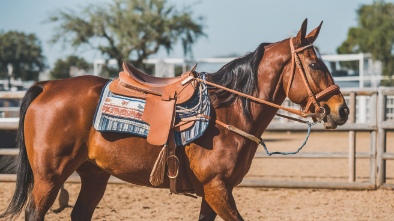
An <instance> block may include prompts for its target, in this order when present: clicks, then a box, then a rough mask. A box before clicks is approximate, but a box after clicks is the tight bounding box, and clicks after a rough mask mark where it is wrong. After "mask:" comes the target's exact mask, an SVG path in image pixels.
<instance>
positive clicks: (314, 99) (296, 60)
mask: <svg viewBox="0 0 394 221" xmlns="http://www.w3.org/2000/svg"><path fill="white" fill-rule="evenodd" d="M310 47H314V46H313V44H309V45H306V46H304V47H301V48H297V49H294V43H293V38H290V49H291V57H292V58H291V72H290V79H289V82H288V84H287V89H286V96H287V97H289V91H290V88H291V84H292V82H293V80H294V75H295V72H296V69H295V68H294V65H296V66H297V68H298V70H299V72H300V73H301V77H302V80H303V82H304V85H305V88H306V90H307V92H308V102H307V104H306V105H305V108H304V109H303V110H302V112H303V115H308V113H311V107H312V104H313V105H314V107H315V113H314V114H312V115H314V116H312V117H313V118H315V119H316V121H319V122H320V121H321V120H322V119H323V118H324V117H325V116H326V114H327V113H326V109H325V108H324V107H323V106H320V105H319V103H318V101H319V100H320V99H321V98H323V97H324V96H326V95H328V94H330V93H333V92H336V91H338V92H339V86H338V85H337V84H333V85H331V86H329V87H327V88H326V89H324V90H322V91H320V92H319V93H318V94H314V93H313V91H312V89H311V86H310V83H309V82H308V79H307V76H306V75H307V74H308V75H309V76H310V77H311V78H312V76H311V74H310V73H309V71H308V68H303V66H302V62H301V60H300V57H299V55H298V53H300V52H302V51H304V50H305V49H307V48H310ZM304 63H305V62H304ZM300 116H301V115H300Z"/></svg>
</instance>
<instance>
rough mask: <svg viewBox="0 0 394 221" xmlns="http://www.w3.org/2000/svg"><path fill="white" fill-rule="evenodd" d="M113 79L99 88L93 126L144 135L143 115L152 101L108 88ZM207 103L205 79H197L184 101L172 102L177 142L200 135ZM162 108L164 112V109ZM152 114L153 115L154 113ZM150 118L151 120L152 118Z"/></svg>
mask: <svg viewBox="0 0 394 221" xmlns="http://www.w3.org/2000/svg"><path fill="white" fill-rule="evenodd" d="M204 77H205V76H204V75H202V76H201V78H204ZM116 81H119V80H118V79H114V80H111V81H109V82H108V83H107V84H106V85H105V87H104V88H103V90H102V93H101V97H100V101H99V104H98V106H97V109H96V113H95V116H94V120H93V121H94V122H93V125H94V128H95V129H96V130H97V131H100V132H117V133H128V134H132V135H136V136H141V137H145V138H147V137H148V135H149V131H150V128H151V125H149V123H148V122H146V121H145V119H144V117H143V116H144V112H145V111H152V110H150V109H152V105H151V104H148V105H147V100H146V99H144V98H141V96H135V97H129V96H124V95H120V94H115V93H113V92H111V90H110V87H111V84H112V83H117V82H116ZM112 87H113V85H112ZM159 107H160V106H159ZM210 107H211V104H210V100H209V97H208V92H207V87H206V85H205V84H204V83H198V86H197V88H196V90H195V91H194V93H193V95H192V96H191V97H190V98H189V99H188V100H187V101H185V102H183V103H180V104H177V103H175V119H174V123H173V128H171V130H173V133H174V143H175V145H176V146H185V145H186V144H188V143H190V142H192V141H193V140H195V139H197V138H199V137H200V136H202V135H203V133H204V132H205V130H206V129H207V127H208V125H209V114H210ZM153 108H154V107H153ZM156 108H157V107H156ZM161 108H163V107H161ZM164 108H165V107H164ZM145 109H147V110H145ZM161 111H163V112H165V110H161ZM151 118H154V115H153V116H152V117H151ZM150 121H151V122H154V121H155V119H151V120H150ZM148 141H149V140H148ZM154 145H156V144H154Z"/></svg>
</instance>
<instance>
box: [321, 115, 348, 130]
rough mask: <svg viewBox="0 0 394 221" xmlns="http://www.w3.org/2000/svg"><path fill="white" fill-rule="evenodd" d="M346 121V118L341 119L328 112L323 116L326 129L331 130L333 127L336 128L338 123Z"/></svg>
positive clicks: (341, 123)
mask: <svg viewBox="0 0 394 221" xmlns="http://www.w3.org/2000/svg"><path fill="white" fill-rule="evenodd" d="M346 121H347V118H345V119H341V118H339V117H335V116H332V115H331V114H330V115H327V116H326V117H325V118H324V128H325V129H328V130H333V129H335V128H337V126H338V125H343V124H345V123H346Z"/></svg>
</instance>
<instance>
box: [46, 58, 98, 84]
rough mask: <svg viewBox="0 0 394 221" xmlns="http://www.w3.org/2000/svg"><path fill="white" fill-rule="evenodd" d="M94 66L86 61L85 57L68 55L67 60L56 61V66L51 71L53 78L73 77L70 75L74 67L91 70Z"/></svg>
mask: <svg viewBox="0 0 394 221" xmlns="http://www.w3.org/2000/svg"><path fill="white" fill-rule="evenodd" d="M91 67H92V65H91V64H89V63H88V62H86V61H85V59H83V58H79V57H77V56H68V57H67V58H66V59H65V60H62V59H58V60H57V61H56V62H55V66H54V68H53V69H52V71H51V72H50V75H51V79H62V78H69V77H72V76H71V75H70V73H71V69H72V68H77V69H79V70H85V71H86V70H89V69H90V68H91Z"/></svg>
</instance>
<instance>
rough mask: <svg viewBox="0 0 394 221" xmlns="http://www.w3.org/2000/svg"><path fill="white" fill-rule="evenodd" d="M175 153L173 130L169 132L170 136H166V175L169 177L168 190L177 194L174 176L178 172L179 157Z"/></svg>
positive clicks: (175, 176)
mask: <svg viewBox="0 0 394 221" xmlns="http://www.w3.org/2000/svg"><path fill="white" fill-rule="evenodd" d="M175 153H176V145H175V140H174V132H173V131H171V132H170V136H169V138H168V158H167V167H168V171H167V176H168V178H169V179H170V192H171V193H174V194H177V193H178V191H177V189H176V180H177V179H176V178H177V177H178V174H179V164H180V163H179V159H178V157H177V156H176V155H175Z"/></svg>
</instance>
